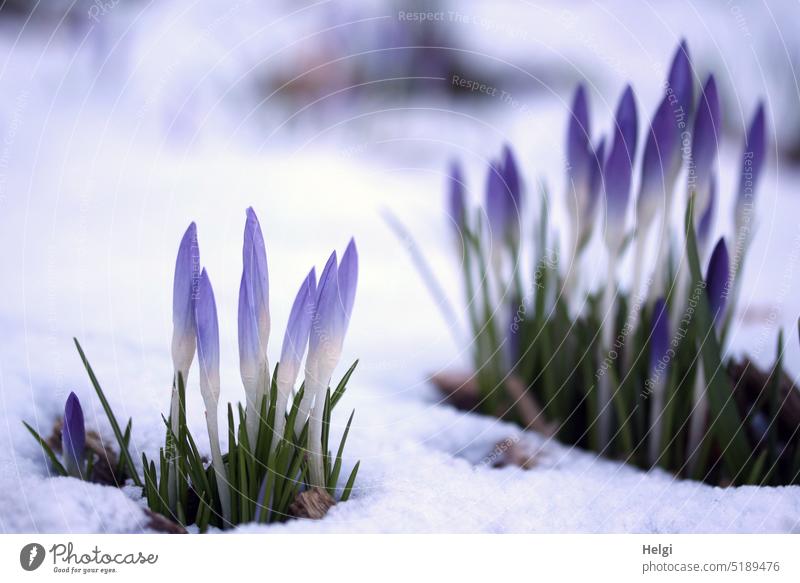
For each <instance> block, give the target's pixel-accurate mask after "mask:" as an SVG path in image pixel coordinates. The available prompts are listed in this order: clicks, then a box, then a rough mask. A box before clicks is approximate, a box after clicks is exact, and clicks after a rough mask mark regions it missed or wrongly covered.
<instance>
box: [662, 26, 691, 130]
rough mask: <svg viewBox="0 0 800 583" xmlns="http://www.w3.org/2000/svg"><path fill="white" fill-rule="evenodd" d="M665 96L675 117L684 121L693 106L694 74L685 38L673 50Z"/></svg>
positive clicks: (689, 114)
mask: <svg viewBox="0 0 800 583" xmlns="http://www.w3.org/2000/svg"><path fill="white" fill-rule="evenodd" d="M667 97H669V98H670V101H671V102H672V103H673V105H674V110H675V115H676V118H677V119H678V120H679V121H682V122H683V123H686V120H688V119H689V117H690V116H691V115H692V109H693V107H694V74H693V72H692V63H691V59H690V58H689V47H688V46H687V45H686V40H681V42H680V44H679V45H678V48H677V49H676V50H675V57H673V59H672V65H671V66H670V70H669V77H668V79H667Z"/></svg>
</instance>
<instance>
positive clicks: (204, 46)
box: [0, 0, 800, 532]
mask: <svg viewBox="0 0 800 583" xmlns="http://www.w3.org/2000/svg"><path fill="white" fill-rule="evenodd" d="M421 14H425V15H426V17H425V18H426V20H425V21H424V22H421V21H420V17H419V15H421ZM415 15H416V16H415ZM427 15H432V16H427ZM798 22H800V4H798V2H797V0H785V1H770V2H766V1H756V2H744V1H737V0H725V1H716V2H715V1H710V0H709V1H699V0H695V1H683V0H677V1H671V2H667V1H662V2H658V1H651V2H636V3H632V2H623V1H621V0H620V1H609V2H590V1H576V2H570V3H564V2H559V1H557V0H548V1H539V2H533V1H531V2H527V1H523V0H505V1H493V2H456V1H438V2H437V1H434V0H429V1H421V0H420V1H414V0H397V1H393V0H385V1H378V0H351V1H342V0H327V1H326V0H320V1H318V2H303V1H301V2H298V1H289V0H272V1H270V2H256V1H233V0H232V1H229V2H223V1H219V2H189V1H188V0H186V1H164V0H162V1H160V2H148V1H144V0H141V1H137V0H107V1H105V2H102V1H100V0H96V1H94V2H90V1H85V0H76V1H74V2H69V1H51V2H35V1H32V0H11V1H5V2H3V3H2V4H0V95H2V101H0V265H1V266H2V271H0V273H2V277H0V298H2V301H0V322H2V330H3V333H2V336H1V337H0V421H1V422H0V532H8V531H20V530H21V531H102V530H137V529H138V528H141V516H140V515H139V514H138V512H137V511H136V503H135V502H131V501H129V499H128V498H126V497H125V496H124V495H122V494H121V493H119V492H116V491H108V489H105V490H103V489H101V488H100V487H97V486H89V485H86V484H82V483H69V484H65V482H67V480H65V479H49V480H48V479H43V477H45V476H46V475H47V466H46V464H45V462H44V460H43V458H42V455H41V452H40V451H39V450H38V448H37V447H36V445H35V443H34V442H33V440H32V439H31V438H30V436H29V435H27V434H26V433H25V432H24V429H23V428H22V425H21V422H20V421H21V420H22V419H27V420H29V421H31V422H33V423H34V425H39V427H40V429H41V431H42V432H43V433H48V432H49V428H50V426H51V424H52V422H53V420H54V419H55V417H56V415H57V414H58V413H59V410H60V408H61V407H62V406H63V403H64V400H65V398H66V395H67V394H68V393H69V391H71V390H75V391H76V392H77V393H78V394H79V396H80V397H81V399H82V400H83V402H84V404H85V405H84V408H85V409H87V415H88V420H87V424H88V425H89V426H90V427H99V428H100V429H101V430H102V431H106V432H107V429H108V428H107V427H106V425H105V420H104V419H103V416H102V412H101V411H100V410H99V409H98V407H97V405H98V404H97V402H96V399H95V398H94V397H93V393H92V391H91V387H90V386H89V385H88V382H87V380H86V378H85V373H84V372H83V371H82V370H81V368H80V362H79V360H78V358H77V355H76V354H75V351H74V348H73V346H72V342H71V337H72V336H77V337H79V338H80V339H81V341H82V343H83V345H84V347H85V349H86V350H87V353H88V355H89V358H90V360H91V361H92V363H93V365H94V367H95V369H96V371H97V372H98V375H99V376H100V379H101V382H103V384H104V387H105V389H106V392H107V393H108V394H109V396H110V398H111V399H112V402H113V404H114V406H115V408H116V410H117V413H118V415H119V416H120V417H125V418H127V417H128V416H133V417H134V419H135V423H134V441H135V446H136V449H137V454H138V452H139V451H141V449H142V448H144V449H145V450H149V448H153V447H156V444H157V443H158V442H159V441H160V439H161V438H162V427H161V421H160V419H159V415H158V413H159V412H160V411H164V410H165V409H166V406H167V403H168V400H169V391H168V389H169V383H170V378H171V363H170V357H169V340H170V337H171V285H172V283H171V282H172V269H173V267H174V254H175V251H176V249H177V244H178V241H179V239H180V236H181V234H182V233H183V230H184V229H185V227H186V225H187V224H188V223H189V221H191V220H195V221H197V224H198V229H199V237H200V248H201V257H202V260H203V263H204V265H205V266H206V267H207V268H208V271H209V274H210V275H211V278H212V280H213V282H214V286H215V290H216V294H217V301H218V304H219V310H220V316H221V322H220V326H221V333H222V337H223V355H222V357H223V373H224V376H223V389H222V391H223V392H222V396H223V399H229V400H233V401H235V400H238V399H240V398H241V397H242V392H241V388H240V383H239V375H238V368H237V367H238V358H237V355H236V345H235V338H236V319H235V309H236V294H237V290H238V280H239V276H240V270H241V262H240V259H239V258H240V256H241V255H240V248H241V236H242V228H243V225H244V209H245V208H246V207H247V206H250V205H252V206H253V207H254V208H255V209H256V211H257V212H258V213H259V216H260V218H261V222H262V225H263V228H264V234H265V237H266V242H267V251H268V254H269V266H270V279H271V304H272V313H273V322H274V326H273V330H274V331H275V332H274V334H275V335H274V336H273V339H272V343H271V358H272V360H273V361H274V360H275V359H276V357H277V347H278V346H279V344H280V340H281V335H282V330H283V326H284V323H285V321H286V317H287V315H288V310H289V307H290V302H291V299H292V297H293V295H294V293H295V291H296V289H297V288H298V286H299V284H300V282H301V279H302V277H303V276H304V275H305V273H306V272H307V270H308V269H309V267H310V266H311V265H314V264H316V265H317V266H320V267H321V264H322V262H323V261H324V259H325V258H326V257H327V255H328V254H329V253H330V251H331V249H333V248H336V249H339V250H343V248H344V245H345V244H346V242H347V240H348V238H349V237H350V236H351V235H352V236H355V238H356V240H357V242H358V245H359V249H360V255H361V280H360V282H359V290H358V294H357V299H356V308H355V312H354V316H353V320H352V322H351V326H350V334H349V337H348V340H347V342H346V345H345V357H344V360H343V362H345V361H349V360H352V358H355V357H359V358H361V365H360V367H359V369H358V372H357V374H356V377H355V378H354V382H353V384H352V388H351V389H350V392H349V393H348V396H347V398H346V400H345V401H344V402H343V405H342V406H341V411H340V413H341V414H342V415H344V414H345V413H347V411H345V409H346V408H348V407H355V408H356V409H357V412H356V417H355V425H354V429H353V431H352V433H351V437H350V439H349V441H348V444H349V445H348V449H349V452H348V454H349V455H350V456H352V459H349V460H348V462H347V463H348V464H350V465H352V463H354V462H355V460H356V459H358V458H360V459H362V466H361V467H362V471H361V473H360V477H359V481H360V487H361V488H360V489H359V491H358V492H357V494H356V495H355V496H354V498H353V500H352V502H350V503H348V504H345V505H342V506H341V507H339V508H336V509H335V510H334V511H333V512H332V514H331V515H330V516H329V517H328V518H327V519H326V520H324V521H322V522H320V523H300V522H294V523H291V524H289V525H287V526H285V527H278V528H288V529H294V530H298V529H299V530H334V531H342V530H353V531H362V530H370V531H375V530H377V531H396V530H408V531H491V532H496V531H501V532H502V531H575V530H581V531H630V530H633V531H645V532H652V531H681V532H683V531H722V532H726V531H760V530H768V531H788V530H793V529H796V528H798V520H800V494H798V489H797V488H793V489H776V490H758V489H755V488H742V489H738V490H726V491H722V490H718V489H713V488H709V487H707V486H700V485H697V484H687V483H675V482H673V480H672V479H671V477H670V476H667V475H661V474H658V473H651V474H643V473H641V472H639V471H636V470H632V469H630V468H627V467H623V466H620V465H618V464H615V463H612V462H607V461H596V460H595V459H594V457H593V456H591V455H587V454H583V453H580V452H573V451H568V450H566V449H565V448H561V447H560V446H558V445H557V444H554V443H546V444H544V445H543V447H544V453H543V455H542V461H541V463H540V467H539V468H538V469H536V470H534V471H531V472H527V473H526V472H522V471H520V470H514V469H505V470H493V469H490V468H489V467H487V465H486V464H485V463H482V460H483V458H484V456H486V455H488V454H489V453H490V452H491V450H492V448H493V447H494V444H495V443H496V442H497V441H499V440H500V439H502V438H505V437H507V436H509V435H512V436H513V435H517V434H518V431H517V430H516V429H515V428H513V427H512V426H510V425H507V424H504V423H501V422H498V421H496V420H492V419H488V418H482V417H479V416H477V415H466V414H463V413H458V412H456V411H455V410H452V409H450V408H448V407H446V406H444V405H440V404H438V403H437V397H436V395H435V393H434V392H433V390H432V389H431V388H430V387H429V386H428V384H427V382H426V379H427V377H428V376H429V375H430V374H431V373H434V372H436V371H439V370H444V369H453V368H462V367H464V366H465V363H466V358H465V356H466V355H465V354H464V353H463V350H464V348H465V346H466V342H464V343H463V344H457V343H455V342H454V341H453V335H452V334H451V332H450V330H448V326H450V325H451V324H452V323H449V322H446V321H445V320H444V319H443V318H442V317H441V315H440V311H439V310H438V308H437V306H436V303H435V302H434V300H433V299H432V298H431V297H430V296H429V294H428V293H427V291H426V289H425V287H424V285H423V284H422V282H421V280H420V278H419V276H418V274H417V272H416V270H415V268H414V266H413V265H412V263H411V261H410V260H409V256H408V249H406V248H404V245H403V244H402V243H401V242H400V241H398V240H397V238H396V237H395V236H394V235H393V234H392V233H391V231H390V230H389V229H388V228H387V226H386V224H385V222H384V221H383V219H382V218H381V217H382V213H384V212H385V210H386V209H389V210H391V211H392V212H393V213H395V214H396V215H397V216H399V217H400V219H401V220H402V221H403V222H404V223H405V224H406V225H407V226H408V227H409V229H410V231H411V232H412V233H413V235H414V237H415V239H416V241H417V244H418V245H419V247H420V250H421V251H422V252H424V254H425V255H426V257H427V258H428V260H429V261H430V262H431V264H432V265H433V267H434V269H435V271H436V273H437V276H438V277H439V279H440V281H442V282H443V284H444V286H445V288H446V292H447V294H448V296H449V297H450V298H451V300H452V301H453V302H454V304H455V305H456V306H458V305H459V302H460V298H461V296H460V289H459V285H458V279H457V276H458V266H457V265H455V264H454V263H453V261H452V251H453V250H452V241H451V237H450V234H451V233H450V227H451V225H450V224H449V221H448V219H447V217H446V215H445V213H444V210H443V209H444V181H445V176H444V172H445V170H446V164H447V162H448V160H450V159H451V158H453V157H458V158H460V159H462V160H463V161H464V162H465V165H466V168H467V173H468V174H467V179H468V181H469V184H470V187H471V189H472V190H473V191H472V192H471V193H470V195H471V196H472V197H473V199H474V200H475V201H477V200H479V197H481V196H482V187H483V177H484V171H485V165H486V162H487V160H488V159H489V158H491V157H494V156H495V155H497V153H498V152H499V150H500V147H501V145H502V144H503V143H506V142H508V143H511V144H512V145H513V146H514V147H515V148H516V150H517V153H518V155H519V159H520V161H521V164H522V167H523V172H524V175H525V177H526V178H527V180H528V183H529V184H533V183H534V181H535V180H537V179H539V178H544V179H546V181H547V183H548V185H549V186H550V189H551V192H552V193H553V195H554V196H553V199H554V204H555V212H556V213H560V212H563V205H562V204H561V201H560V200H559V197H558V194H559V193H560V192H562V190H563V183H564V173H565V168H564V140H565V138H564V135H565V128H566V121H567V107H568V103H569V100H570V99H571V94H572V91H573V89H574V87H575V85H576V84H577V83H578V82H579V81H580V80H584V79H585V80H586V81H587V82H588V86H589V87H590V91H591V100H592V115H593V121H594V123H595V124H596V127H600V128H601V129H602V130H603V131H605V130H607V128H609V127H610V125H611V114H612V108H613V107H614V105H615V103H616V99H617V96H618V95H619V92H620V91H621V89H622V87H623V86H624V84H625V83H627V82H631V83H633V86H634V89H635V90H636V94H637V99H638V102H639V115H640V118H641V119H647V118H649V116H650V115H651V113H652V111H653V110H654V109H655V106H656V105H657V101H658V99H659V98H660V95H661V91H662V80H663V78H664V77H665V72H666V67H667V66H668V64H669V60H670V58H671V56H672V53H673V50H674V47H675V46H676V45H677V43H678V41H679V40H680V39H681V38H686V39H687V40H688V42H689V47H690V50H691V52H692V56H693V59H694V64H695V68H696V70H697V72H698V75H699V76H700V77H701V78H703V77H705V75H706V73H708V72H710V71H714V72H715V74H716V76H717V80H718V83H719V84H720V86H721V88H722V94H723V97H722V103H723V111H724V132H723V143H722V146H721V168H722V171H723V172H722V178H721V186H720V192H721V194H722V200H721V204H720V207H719V210H718V214H717V219H718V220H717V224H716V225H715V230H716V232H717V233H718V235H719V234H730V233H731V232H732V225H731V224H730V217H731V212H732V211H731V205H732V202H733V200H732V196H731V195H732V193H733V191H734V189H735V186H736V181H738V170H737V171H732V170H734V169H738V157H739V155H740V150H741V146H740V144H741V140H742V136H743V129H744V127H745V124H746V123H747V121H748V119H749V117H750V115H751V114H752V112H753V110H754V107H755V104H756V102H757V100H758V99H764V100H765V102H766V104H767V112H768V114H767V117H768V126H769V128H770V131H771V134H772V136H773V139H772V141H771V142H770V147H769V153H770V155H769V161H768V164H767V172H766V176H765V179H764V180H763V181H762V183H761V186H760V189H759V192H758V195H757V200H758V208H757V212H756V215H757V221H758V232H757V236H756V241H755V244H754V246H753V248H752V250H751V255H750V257H749V259H748V262H747V264H746V273H745V287H744V294H743V297H742V301H741V302H740V308H741V312H740V314H739V320H738V325H737V326H735V327H734V331H733V337H732V350H740V349H741V348H742V347H743V346H747V347H748V353H749V354H751V356H753V357H754V358H755V359H756V360H757V361H759V362H762V363H764V362H768V361H769V360H770V359H771V358H772V356H773V351H774V339H775V337H776V335H777V331H778V329H779V328H780V327H783V328H784V329H785V330H787V331H788V337H789V340H788V341H787V360H788V363H787V364H788V366H789V367H790V369H791V370H792V371H793V372H795V373H796V374H800V346H798V342H797V337H796V332H795V330H796V319H797V317H798V315H800V273H798V265H799V264H800V222H799V221H798V217H800V194H798V190H800V107H798V104H799V103H800V97H799V96H800V85H799V83H800V82H798V75H797V73H798V71H797V68H798V67H800V40H798V37H797V35H796V28H797V23H798ZM454 75H458V76H459V77H460V78H464V79H468V80H474V81H477V82H479V83H482V84H486V85H487V86H489V87H493V88H496V89H497V91H496V92H495V94H494V95H489V94H487V93H484V92H469V91H465V90H463V89H459V88H458V87H455V86H454V85H453V83H452V79H453V76H454ZM456 325H458V323H456ZM195 374H196V373H195ZM192 381H193V379H192V380H191V381H190V382H192ZM193 399H194V400H193V401H190V404H189V407H190V417H191V419H190V422H191V423H192V424H193V425H194V426H195V427H197V428H198V430H199V431H200V432H201V433H202V428H203V427H204V422H203V419H202V415H201V414H200V411H201V405H200V398H199V395H198V394H195V395H194V396H193ZM192 410H193V411H194V414H191V411H192ZM345 419H346V416H345ZM340 429H341V428H340ZM521 439H522V440H523V441H526V442H530V444H531V446H532V447H533V446H537V447H538V445H541V443H540V442H541V440H538V439H537V438H536V437H535V436H532V435H526V436H524V437H521ZM126 509H127V511H125V510H126Z"/></svg>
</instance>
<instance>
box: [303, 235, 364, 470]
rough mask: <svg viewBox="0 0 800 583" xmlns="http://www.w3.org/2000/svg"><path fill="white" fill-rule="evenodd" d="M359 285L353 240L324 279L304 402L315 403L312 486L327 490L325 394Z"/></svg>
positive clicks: (327, 268) (311, 428)
mask: <svg viewBox="0 0 800 583" xmlns="http://www.w3.org/2000/svg"><path fill="white" fill-rule="evenodd" d="M357 283H358V253H357V250H356V246H355V242H354V241H353V240H351V241H350V244H349V245H348V246H347V250H346V251H345V253H344V255H343V256H342V262H341V264H340V265H338V266H337V263H336V253H335V252H334V253H333V254H332V255H331V257H330V258H329V259H328V263H327V264H326V265H325V269H324V270H323V272H322V275H321V276H320V280H319V287H318V288H317V297H316V307H315V310H314V317H313V318H312V324H311V332H310V338H309V348H308V358H307V359H306V379H305V383H306V384H305V396H304V398H303V401H304V402H306V401H307V399H311V398H313V399H314V409H313V413H312V414H311V417H310V419H309V444H310V445H309V448H310V450H311V453H312V456H311V463H310V466H309V467H310V473H311V483H312V484H314V485H316V486H324V478H323V469H322V449H321V442H320V439H321V436H322V423H321V421H322V413H323V410H324V405H325V390H326V389H327V387H328V385H329V383H330V379H331V376H332V375H333V370H334V368H335V367H336V365H337V364H338V362H339V358H340V357H341V354H342V344H343V342H344V335H345V332H346V331H347V327H348V325H349V322H350V314H351V313H352V310H353V302H354V300H355V293H356V285H357ZM302 406H303V404H302V403H301V408H302ZM301 413H302V411H301Z"/></svg>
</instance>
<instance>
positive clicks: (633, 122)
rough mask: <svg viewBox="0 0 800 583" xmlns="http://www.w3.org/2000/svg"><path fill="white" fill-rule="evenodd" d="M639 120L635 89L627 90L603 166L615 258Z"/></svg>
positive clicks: (610, 246) (608, 238) (608, 234)
mask: <svg viewBox="0 0 800 583" xmlns="http://www.w3.org/2000/svg"><path fill="white" fill-rule="evenodd" d="M637 131H638V121H637V116H636V101H635V99H634V96H633V90H632V89H631V87H630V86H628V87H626V89H625V92H624V93H623V94H622V97H621V99H620V102H619V106H618V107H617V114H616V120H615V128H614V140H613V142H612V144H611V151H610V152H609V154H608V159H607V160H606V163H605V165H604V167H603V183H604V186H605V195H606V221H607V223H606V232H605V236H606V245H607V246H608V249H609V253H611V255H612V256H614V257H616V256H617V255H618V254H619V252H620V250H621V248H622V243H623V241H624V239H625V217H626V213H627V209H628V201H629V199H630V191H631V174H632V171H633V160H634V158H635V156H636V135H637Z"/></svg>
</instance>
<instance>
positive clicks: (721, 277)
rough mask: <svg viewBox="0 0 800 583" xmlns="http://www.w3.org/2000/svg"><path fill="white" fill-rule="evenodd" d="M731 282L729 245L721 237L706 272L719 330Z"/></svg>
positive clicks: (709, 295) (709, 299)
mask: <svg viewBox="0 0 800 583" xmlns="http://www.w3.org/2000/svg"><path fill="white" fill-rule="evenodd" d="M729 282H730V261H729V259H728V247H727V246H726V245H725V239H722V238H720V240H719V241H718V242H717V244H716V246H715V247H714V251H712V252H711V259H710V260H709V261H708V271H707V273H706V294H707V295H708V305H709V308H710V309H711V316H712V318H713V319H714V324H715V327H716V328H717V330H719V327H720V325H721V323H722V321H723V320H724V318H723V315H724V313H725V304H726V303H727V300H728V292H729Z"/></svg>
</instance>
